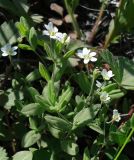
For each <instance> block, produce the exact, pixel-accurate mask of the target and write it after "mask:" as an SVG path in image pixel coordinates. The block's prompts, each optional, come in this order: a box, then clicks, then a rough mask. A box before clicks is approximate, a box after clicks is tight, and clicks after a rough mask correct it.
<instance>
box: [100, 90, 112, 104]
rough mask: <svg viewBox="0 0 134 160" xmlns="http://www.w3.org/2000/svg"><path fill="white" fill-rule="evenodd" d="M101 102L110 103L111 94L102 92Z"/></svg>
mask: <svg viewBox="0 0 134 160" xmlns="http://www.w3.org/2000/svg"><path fill="white" fill-rule="evenodd" d="M100 100H101V102H103V103H108V102H109V101H110V97H109V94H108V93H107V92H101V95H100Z"/></svg>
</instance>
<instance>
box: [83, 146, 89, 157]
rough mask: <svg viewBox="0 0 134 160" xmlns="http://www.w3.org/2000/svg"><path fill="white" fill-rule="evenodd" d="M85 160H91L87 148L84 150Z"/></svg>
mask: <svg viewBox="0 0 134 160" xmlns="http://www.w3.org/2000/svg"><path fill="white" fill-rule="evenodd" d="M83 160H90V155H89V150H88V148H87V147H86V148H85V150H84V155H83Z"/></svg>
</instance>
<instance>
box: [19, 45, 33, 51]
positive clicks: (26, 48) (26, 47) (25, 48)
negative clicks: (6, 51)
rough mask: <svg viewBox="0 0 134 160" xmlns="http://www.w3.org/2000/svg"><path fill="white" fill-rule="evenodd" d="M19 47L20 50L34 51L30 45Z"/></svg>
mask: <svg viewBox="0 0 134 160" xmlns="http://www.w3.org/2000/svg"><path fill="white" fill-rule="evenodd" d="M18 47H19V48H20V49H23V50H31V51H32V50H33V49H32V48H31V46H29V45H27V44H19V45H18Z"/></svg>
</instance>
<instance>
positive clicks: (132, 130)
mask: <svg viewBox="0 0 134 160" xmlns="http://www.w3.org/2000/svg"><path fill="white" fill-rule="evenodd" d="M133 133H134V128H132V129H131V131H130V133H129V135H128V137H127V138H126V140H125V142H124V144H123V145H122V147H121V148H120V150H119V152H118V153H117V155H116V157H115V158H114V160H117V159H118V158H119V156H120V154H121V153H122V151H123V149H124V148H125V146H126V144H127V143H128V141H129V139H130V138H131V136H132V134H133Z"/></svg>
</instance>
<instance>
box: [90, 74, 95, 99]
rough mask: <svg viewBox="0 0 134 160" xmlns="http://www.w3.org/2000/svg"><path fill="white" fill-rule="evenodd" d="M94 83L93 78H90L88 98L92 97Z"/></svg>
mask: <svg viewBox="0 0 134 160" xmlns="http://www.w3.org/2000/svg"><path fill="white" fill-rule="evenodd" d="M94 81H95V78H94V77H93V78H92V83H91V88H90V93H89V97H90V96H91V95H92V92H93V86H94Z"/></svg>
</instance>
